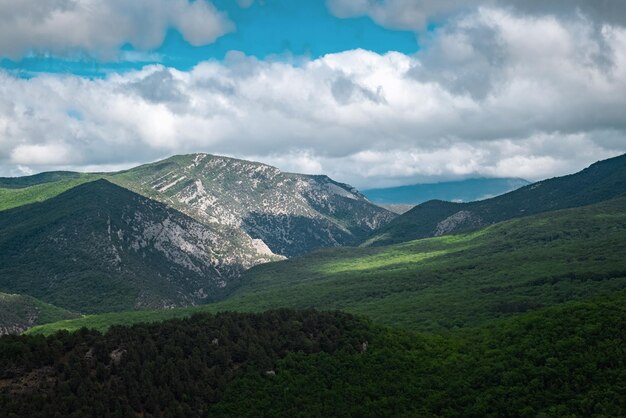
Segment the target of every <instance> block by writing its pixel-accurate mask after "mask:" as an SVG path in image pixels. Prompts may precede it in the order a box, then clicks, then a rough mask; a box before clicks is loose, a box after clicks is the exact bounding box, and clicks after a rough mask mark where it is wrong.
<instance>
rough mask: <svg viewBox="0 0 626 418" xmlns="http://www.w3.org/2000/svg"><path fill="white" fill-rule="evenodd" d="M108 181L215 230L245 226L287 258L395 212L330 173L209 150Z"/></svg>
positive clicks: (356, 235) (368, 229) (361, 232)
mask: <svg viewBox="0 0 626 418" xmlns="http://www.w3.org/2000/svg"><path fill="white" fill-rule="evenodd" d="M109 179H110V181H112V182H114V183H116V184H118V185H120V186H122V187H125V188H127V189H129V190H132V191H134V192H136V193H139V194H141V195H144V196H146V197H149V198H151V199H154V200H157V201H160V202H162V203H165V204H167V205H169V206H172V207H174V208H176V209H177V210H180V211H181V212H183V213H186V214H187V215H189V216H191V217H193V218H194V219H196V220H198V221H199V222H202V223H204V224H206V225H208V226H210V227H211V228H214V229H222V228H230V229H233V228H234V229H239V230H240V233H242V234H244V235H246V236H248V237H249V238H252V239H256V240H260V241H262V242H263V243H264V244H265V245H267V246H268V247H269V248H270V249H271V250H272V252H273V253H275V254H279V255H282V256H287V257H292V256H298V255H302V254H305V253H307V252H309V251H311V250H313V249H316V248H322V247H337V246H345V245H356V244H358V243H359V242H361V241H362V240H363V239H364V238H365V237H367V236H368V235H369V234H371V233H372V231H374V230H376V229H378V228H380V227H382V226H383V225H386V224H387V223H389V222H390V221H391V220H392V219H393V218H394V217H395V216H396V215H395V214H393V213H391V212H389V211H387V210H385V209H383V208H380V207H378V206H376V205H373V204H371V203H370V202H369V201H368V200H367V199H366V198H365V197H364V196H363V195H362V194H361V193H359V192H358V191H357V190H356V189H354V188H353V187H351V186H349V185H346V184H342V183H338V182H336V181H333V180H331V179H330V178H328V177H326V176H311V175H303V174H293V173H283V172H282V171H280V170H279V169H277V168H275V167H271V166H268V165H265V164H260V163H255V162H250V161H243V160H237V159H233V158H226V157H219V156H213V155H209V154H192V155H181V156H175V157H172V158H169V159H167V160H164V161H160V162H157V163H154V164H148V165H144V166H141V167H138V168H135V169H132V170H129V171H126V172H123V173H118V174H114V175H111V176H110V177H109Z"/></svg>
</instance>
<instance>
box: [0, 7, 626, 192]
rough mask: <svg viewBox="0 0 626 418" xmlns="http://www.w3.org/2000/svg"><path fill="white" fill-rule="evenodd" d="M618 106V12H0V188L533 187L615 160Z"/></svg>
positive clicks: (625, 140) (622, 33) (621, 89)
mask: <svg viewBox="0 0 626 418" xmlns="http://www.w3.org/2000/svg"><path fill="white" fill-rule="evenodd" d="M242 5H243V6H242ZM244 6H248V7H244ZM625 92H626V2H624V1H618V0H609V1H602V2H599V1H598V2H591V1H588V0H569V1H567V2H565V1H563V0H544V1H542V2H537V1H536V0H476V1H473V2H467V1H464V0H419V1H417V0H214V1H213V0H133V1H128V0H55V1H42V0H20V1H15V2H11V1H0V176H14V175H24V174H29V173H36V172H41V171H47V170H78V171H107V170H119V169H124V168H129V167H132V166H134V165H138V164H142V163H146V162H150V161H156V160H158V159H162V158H166V157H168V156H171V155H174V154H183V153H193V152H208V153H212V154H221V155H227V156H233V157H238V158H244V159H253V160H256V161H261V162H265V163H268V164H272V165H275V166H277V167H279V168H280V169H283V170H286V171H294V172H303V173H310V174H327V175H329V176H331V177H332V178H334V179H336V180H339V181H343V182H347V183H350V184H353V185H355V186H357V187H359V188H372V187H384V186H396V185H402V184H413V183H418V182H434V181H445V180H454V179H462V178H469V177H522V178H526V179H529V180H539V179H542V178H546V177H551V176H556V175H563V174H567V173H572V172H575V171H578V170H580V169H582V168H584V167H585V166H587V165H589V164H590V163H593V162H594V161H596V160H599V159H603V158H608V157H611V156H615V155H618V154H621V153H624V152H626V117H625V116H624V111H623V109H625V108H626V93H625Z"/></svg>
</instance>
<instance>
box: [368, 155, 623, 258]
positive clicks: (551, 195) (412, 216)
mask: <svg viewBox="0 0 626 418" xmlns="http://www.w3.org/2000/svg"><path fill="white" fill-rule="evenodd" d="M625 195H626V155H622V156H619V157H615V158H611V159H608V160H605V161H600V162H597V163H595V164H593V165H591V166H590V167H588V168H586V169H585V170H583V171H581V172H579V173H576V174H572V175H569V176H564V177H556V178H553V179H549V180H545V181H540V182H537V183H534V184H531V185H528V186H525V187H522V188H521V189H518V190H515V191H512V192H510V193H507V194H504V195H502V196H498V197H494V198H492V199H487V200H482V201H478V202H469V203H454V202H444V201H439V200H433V201H430V202H426V203H423V204H421V205H418V206H416V207H415V208H413V209H411V210H410V211H408V212H406V213H405V214H403V215H401V216H399V217H398V218H396V219H394V220H393V221H392V222H390V223H389V224H388V225H386V226H384V227H382V228H381V229H379V230H378V231H375V232H374V233H373V234H372V236H371V237H370V238H368V239H367V240H366V241H365V242H364V245H366V246H383V245H389V244H395V243H400V242H406V241H411V240H414V239H418V238H424V237H432V236H440V235H446V234H452V233H457V232H461V231H468V230H472V229H477V228H481V227H484V226H486V225H490V224H493V223H496V222H501V221H504V220H507V219H513V218H518V217H522V216H528V215H533V214H537V213H542V212H548V211H553V210H558V209H566V208H574V207H580V206H584V205H590V204H593V203H597V202H602V201H605V200H609V199H613V198H617V197H620V196H625Z"/></svg>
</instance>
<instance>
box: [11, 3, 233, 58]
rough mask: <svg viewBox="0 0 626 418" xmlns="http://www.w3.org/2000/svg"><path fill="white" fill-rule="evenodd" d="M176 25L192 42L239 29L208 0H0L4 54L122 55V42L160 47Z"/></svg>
mask: <svg viewBox="0 0 626 418" xmlns="http://www.w3.org/2000/svg"><path fill="white" fill-rule="evenodd" d="M170 28H173V29H176V30H178V31H180V33H181V34H182V36H183V37H184V38H185V39H186V40H187V41H188V42H189V43H190V44H192V45H205V44H209V43H212V42H213V41H215V39H217V38H218V37H220V36H221V35H223V34H225V33H227V32H230V31H232V30H233V29H234V25H233V24H232V22H230V21H229V20H228V18H227V16H226V15H225V14H223V13H221V12H219V11H218V10H217V9H216V8H215V7H214V6H213V4H212V3H210V2H208V1H206V0H196V1H189V0H133V1H127V0H46V1H41V0H20V1H13V0H0V57H9V58H13V59H20V58H22V57H24V56H26V55H29V54H32V53H35V54H52V55H56V56H71V55H72V54H76V53H80V52H82V53H85V52H86V53H88V54H90V55H92V56H95V57H97V58H101V59H118V58H119V54H120V51H119V48H120V47H122V46H123V45H125V44H131V45H133V46H134V47H135V48H137V49H139V50H150V49H154V48H157V47H158V46H160V45H161V44H162V42H163V39H164V38H165V34H166V32H167V30H168V29H170Z"/></svg>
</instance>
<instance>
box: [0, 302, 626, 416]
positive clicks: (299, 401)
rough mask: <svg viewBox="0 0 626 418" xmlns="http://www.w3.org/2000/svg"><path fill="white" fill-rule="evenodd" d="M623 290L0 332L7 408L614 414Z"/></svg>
mask: <svg viewBox="0 0 626 418" xmlns="http://www.w3.org/2000/svg"><path fill="white" fill-rule="evenodd" d="M625 324H626V295H625V294H624V293H620V294H617V295H613V296H612V297H608V298H603V299H599V300H592V301H586V302H573V303H569V304H564V305H561V306H558V307H553V308H547V309H542V310H539V311H536V312H532V313H528V314H524V315H521V316H519V317H516V318H511V319H508V320H506V321H503V322H501V323H499V324H497V325H490V326H483V327H480V328H470V329H465V330H460V331H456V332H453V333H448V334H443V335H432V334H419V333H413V332H409V331H400V330H393V329H387V328H381V327H379V326H375V325H372V324H370V323H369V322H367V321H365V320H363V319H359V318H355V317H352V316H351V315H349V314H344V313H332V312H327V313H323V312H315V311H289V310H279V311H270V312H266V313H262V314H235V313H222V314H218V315H210V314H202V315H196V316H193V317H191V318H188V319H184V320H170V321H166V322H163V323H160V324H153V325H135V326H133V327H129V328H127V327H113V328H111V329H110V330H109V332H108V333H106V334H104V335H102V334H100V333H98V332H97V331H88V330H86V329H84V330H80V331H78V332H76V333H68V332H60V333H58V334H55V335H52V336H49V337H43V336H10V337H4V338H2V339H0V371H1V372H0V373H1V375H0V408H1V409H0V410H2V411H3V412H4V415H5V416H33V417H36V416H59V417H61V416H63V417H66V416H76V417H82V416H103V415H109V416H128V417H131V416H137V415H143V416H165V417H170V416H180V417H190V416H230V417H232V416H240V417H244V416H250V417H259V416H303V417H304V416H354V417H365V416H372V417H380V416H392V415H393V416H424V417H428V416H440V417H486V416H494V417H495V416H519V417H536V416H542V417H550V416H554V417H556V416H559V417H562V416H580V417H583V416H585V417H617V416H623V415H624V414H626V398H624V397H623V394H624V390H625V389H626V374H625V373H624V370H626V364H625V363H626V326H625Z"/></svg>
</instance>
